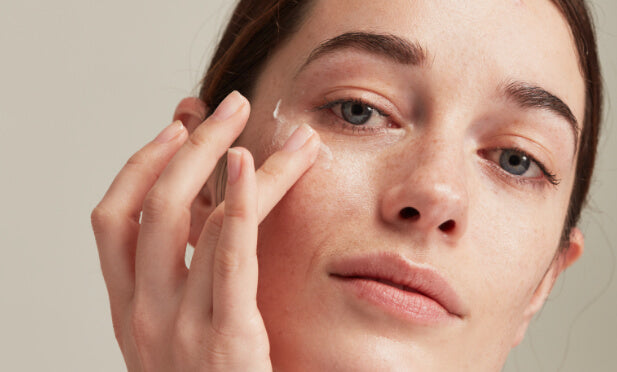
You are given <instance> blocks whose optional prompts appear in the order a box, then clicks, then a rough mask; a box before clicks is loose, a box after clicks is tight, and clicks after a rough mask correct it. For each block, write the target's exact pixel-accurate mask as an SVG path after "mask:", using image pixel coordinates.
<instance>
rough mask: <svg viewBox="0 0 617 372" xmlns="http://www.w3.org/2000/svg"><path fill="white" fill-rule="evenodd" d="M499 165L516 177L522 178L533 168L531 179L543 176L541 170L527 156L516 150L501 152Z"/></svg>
mask: <svg viewBox="0 0 617 372" xmlns="http://www.w3.org/2000/svg"><path fill="white" fill-rule="evenodd" d="M499 165H500V166H501V168H503V170H505V171H506V172H508V173H512V174H513V175H515V176H522V175H524V174H525V173H527V171H529V169H530V168H532V167H533V169H532V173H534V174H533V175H531V176H530V177H531V178H535V177H537V176H541V175H542V171H541V170H540V168H539V167H538V166H537V165H536V164H535V162H533V161H532V160H531V159H530V158H529V157H528V156H527V155H525V154H523V153H522V152H519V151H516V150H501V155H500V156H499Z"/></svg>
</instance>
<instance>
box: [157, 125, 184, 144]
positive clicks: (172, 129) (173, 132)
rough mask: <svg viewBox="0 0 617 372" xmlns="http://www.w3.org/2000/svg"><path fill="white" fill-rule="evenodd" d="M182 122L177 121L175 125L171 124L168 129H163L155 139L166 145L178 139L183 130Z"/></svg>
mask: <svg viewBox="0 0 617 372" xmlns="http://www.w3.org/2000/svg"><path fill="white" fill-rule="evenodd" d="M183 127H184V126H183V125H182V122H181V121H180V120H176V121H174V122H173V123H171V124H169V125H168V126H167V128H165V129H163V131H162V132H161V133H159V135H158V136H156V138H155V139H154V140H155V141H156V142H158V143H166V142H169V141H171V140H172V139H174V138H176V137H177V136H178V134H180V132H182V129H183Z"/></svg>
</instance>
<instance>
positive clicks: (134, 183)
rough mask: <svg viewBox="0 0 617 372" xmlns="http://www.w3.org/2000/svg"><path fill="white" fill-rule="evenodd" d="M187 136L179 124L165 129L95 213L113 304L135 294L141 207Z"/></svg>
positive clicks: (130, 164) (117, 181)
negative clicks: (136, 256)
mask: <svg viewBox="0 0 617 372" xmlns="http://www.w3.org/2000/svg"><path fill="white" fill-rule="evenodd" d="M186 133H187V132H186V130H185V129H184V126H183V125H182V123H181V122H180V121H176V122H174V123H172V124H171V125H169V126H168V127H167V128H165V129H164V130H163V131H162V132H161V133H160V134H159V135H158V137H157V138H156V139H155V140H154V141H152V142H150V143H148V144H147V145H146V146H144V147H143V148H142V149H141V150H139V151H138V152H137V153H135V154H134V155H133V156H132V157H131V158H130V159H129V160H128V162H127V163H126V165H124V167H123V168H122V170H120V172H119V173H118V175H117V176H116V178H115V179H114V181H113V182H112V184H111V186H110V187H109V189H108V190H107V192H106V193H105V196H104V197H103V199H102V200H101V202H100V203H99V204H98V205H97V206H96V208H95V209H94V210H93V211H92V216H91V219H92V228H93V230H94V236H95V238H96V243H97V247H98V251H99V259H100V262H101V269H102V271H103V277H104V279H105V283H106V284H107V289H108V291H109V296H110V300H111V301H112V303H113V302H114V301H115V300H116V299H117V300H119V301H124V300H129V299H130V298H131V296H132V294H133V289H134V270H135V265H134V263H135V246H136V243H137V235H138V232H139V215H140V212H141V206H142V204H143V200H144V198H145V196H146V193H147V192H148V190H150V188H151V187H152V185H153V184H154V182H155V181H156V179H157V178H158V177H159V175H160V174H161V172H162V171H163V169H164V168H165V166H166V165H167V163H168V162H169V160H170V159H171V157H172V156H173V154H174V153H175V152H176V151H177V150H178V149H179V148H180V146H181V145H182V143H183V142H184V140H185V139H186Z"/></svg>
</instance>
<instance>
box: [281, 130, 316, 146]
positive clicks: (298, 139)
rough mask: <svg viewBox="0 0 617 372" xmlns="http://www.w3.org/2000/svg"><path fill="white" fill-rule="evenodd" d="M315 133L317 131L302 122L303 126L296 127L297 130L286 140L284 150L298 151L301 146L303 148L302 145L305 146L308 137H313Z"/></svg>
mask: <svg viewBox="0 0 617 372" xmlns="http://www.w3.org/2000/svg"><path fill="white" fill-rule="evenodd" d="M313 133H315V131H314V130H313V128H311V127H310V126H309V125H307V124H302V126H300V128H298V129H296V131H295V132H293V134H292V135H291V137H289V139H287V142H285V146H283V151H287V152H294V151H298V150H299V149H300V148H302V146H304V144H305V143H306V141H308V139H309V138H311V136H312V135H313Z"/></svg>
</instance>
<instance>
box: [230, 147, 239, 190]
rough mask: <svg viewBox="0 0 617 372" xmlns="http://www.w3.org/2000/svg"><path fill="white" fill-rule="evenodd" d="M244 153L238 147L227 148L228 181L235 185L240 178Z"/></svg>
mask: <svg viewBox="0 0 617 372" xmlns="http://www.w3.org/2000/svg"><path fill="white" fill-rule="evenodd" d="M241 168H242V153H241V152H240V151H238V150H236V149H228V150H227V183H228V184H230V185H233V184H234V183H236V181H237V180H238V178H240V170H241Z"/></svg>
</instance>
